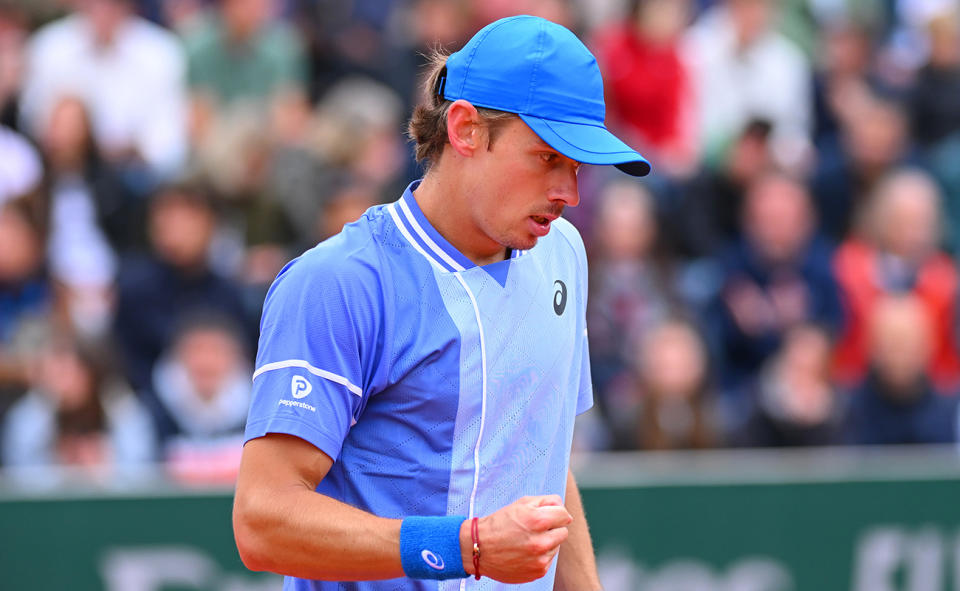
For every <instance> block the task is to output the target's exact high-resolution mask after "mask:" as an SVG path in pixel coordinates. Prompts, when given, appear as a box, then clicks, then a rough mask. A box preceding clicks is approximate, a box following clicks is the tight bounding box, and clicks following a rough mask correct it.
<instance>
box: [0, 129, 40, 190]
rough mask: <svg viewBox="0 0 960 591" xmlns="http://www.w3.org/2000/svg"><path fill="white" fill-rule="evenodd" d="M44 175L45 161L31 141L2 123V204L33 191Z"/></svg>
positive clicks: (0, 152)
mask: <svg viewBox="0 0 960 591" xmlns="http://www.w3.org/2000/svg"><path fill="white" fill-rule="evenodd" d="M42 177H43V163H42V161H41V160H40V155H39V154H37V151H36V150H35V149H34V148H33V146H31V145H30V142H28V141H27V139H26V138H24V137H23V136H22V135H20V134H19V133H17V132H15V131H13V130H12V129H10V128H9V127H6V126H4V125H2V124H0V206H2V205H3V204H4V203H6V202H7V201H10V200H13V199H16V198H18V197H26V196H28V195H30V194H31V193H33V192H34V191H35V190H36V189H37V188H38V187H39V186H40V180H41V178H42Z"/></svg>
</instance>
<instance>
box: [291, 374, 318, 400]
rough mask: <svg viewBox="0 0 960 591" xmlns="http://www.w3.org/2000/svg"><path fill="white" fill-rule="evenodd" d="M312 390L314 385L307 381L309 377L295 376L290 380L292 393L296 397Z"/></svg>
mask: <svg viewBox="0 0 960 591" xmlns="http://www.w3.org/2000/svg"><path fill="white" fill-rule="evenodd" d="M312 391H313V386H312V385H311V384H310V382H308V381H307V378H305V377H303V376H293V379H292V380H290V394H292V395H293V397H294V398H303V397H304V396H306V395H307V394H309V393H310V392H312Z"/></svg>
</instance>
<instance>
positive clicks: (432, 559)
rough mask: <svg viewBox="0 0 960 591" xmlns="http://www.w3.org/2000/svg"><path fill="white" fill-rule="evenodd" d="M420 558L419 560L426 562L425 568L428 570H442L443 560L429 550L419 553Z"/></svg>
mask: <svg viewBox="0 0 960 591" xmlns="http://www.w3.org/2000/svg"><path fill="white" fill-rule="evenodd" d="M420 556H421V558H423V561H424V562H426V563H427V566H429V567H430V568H432V569H435V570H443V559H442V558H440V557H439V556H437V555H436V554H434V553H433V552H431V551H429V550H424V551H423V552H421V553H420Z"/></svg>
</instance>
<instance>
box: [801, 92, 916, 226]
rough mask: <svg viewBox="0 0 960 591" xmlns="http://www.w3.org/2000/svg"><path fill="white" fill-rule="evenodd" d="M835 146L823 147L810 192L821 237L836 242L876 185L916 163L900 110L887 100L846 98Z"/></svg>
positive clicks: (864, 206)
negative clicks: (892, 173)
mask: <svg viewBox="0 0 960 591" xmlns="http://www.w3.org/2000/svg"><path fill="white" fill-rule="evenodd" d="M844 99H845V100H846V101H847V104H846V105H845V106H844V107H843V109H844V116H843V117H842V118H841V119H840V125H841V135H840V142H839V143H838V144H834V145H827V146H823V149H822V150H821V153H820V157H819V160H818V165H817V168H816V170H815V171H814V175H813V179H812V181H811V186H812V188H813V192H814V195H815V196H816V200H817V211H818V213H819V218H820V225H821V227H822V229H823V233H824V235H825V236H827V237H828V238H830V239H831V240H833V241H834V242H836V243H839V242H842V241H843V240H844V239H846V238H847V237H848V236H849V235H850V234H851V233H852V232H858V231H860V229H859V228H857V224H858V223H859V218H860V216H861V215H862V214H863V212H864V210H865V209H867V208H869V200H870V196H871V195H872V194H873V192H874V189H875V188H876V186H877V184H878V183H879V182H880V180H881V179H882V178H883V177H884V176H886V175H887V173H889V172H890V170H891V169H893V168H895V167H897V166H905V165H907V164H909V163H911V162H914V161H915V160H916V158H915V155H914V153H913V151H912V149H911V146H910V136H909V129H908V125H907V118H906V113H905V112H904V109H903V106H902V105H901V104H900V103H899V102H898V101H897V100H896V99H895V98H894V97H892V96H884V95H881V94H876V93H873V92H850V93H848V94H846V95H845V97H844Z"/></svg>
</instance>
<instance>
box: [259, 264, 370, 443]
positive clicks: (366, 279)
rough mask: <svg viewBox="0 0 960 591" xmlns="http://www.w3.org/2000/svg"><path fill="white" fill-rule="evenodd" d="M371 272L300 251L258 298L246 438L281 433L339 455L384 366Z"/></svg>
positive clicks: (365, 267) (364, 268)
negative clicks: (263, 297)
mask: <svg viewBox="0 0 960 591" xmlns="http://www.w3.org/2000/svg"><path fill="white" fill-rule="evenodd" d="M311 254H315V251H311V253H308V255H307V256H309V255H311ZM371 271H372V269H370V268H369V267H368V266H364V265H363V264H362V263H357V261H356V260H355V259H352V258H351V257H349V256H348V257H346V258H343V257H342V255H341V258H340V260H334V258H333V257H331V256H327V257H323V256H321V257H314V258H313V259H311V260H304V259H303V258H301V259H298V260H295V261H293V262H292V263H290V264H289V265H288V266H287V267H286V268H284V270H283V271H281V273H280V275H279V276H278V277H277V279H276V280H275V281H274V284H273V285H272V286H271V288H270V290H269V292H268V293H267V298H266V302H265V303H264V309H263V317H262V320H261V327H260V339H259V343H258V348H257V360H256V370H255V371H254V373H253V394H252V400H251V405H250V412H249V415H248V419H247V426H246V431H245V434H244V441H245V442H246V441H249V440H250V439H254V438H256V437H261V436H263V435H265V434H267V433H284V434H288V435H294V436H297V437H300V438H301V439H304V440H306V441H308V442H310V443H311V444H313V445H315V446H316V447H317V448H319V449H320V450H322V451H323V452H324V453H326V454H327V455H329V456H330V457H331V458H333V459H337V457H338V456H339V454H340V449H341V447H342V444H343V441H344V439H345V438H346V436H347V433H348V431H349V430H350V427H351V426H352V425H353V424H354V423H355V422H356V420H357V417H358V416H359V415H360V413H361V412H362V410H363V407H364V406H365V404H366V401H367V399H368V396H369V395H370V393H371V390H373V389H374V388H373V387H372V385H371V384H372V381H373V374H374V372H378V368H382V366H383V365H384V364H382V363H380V359H381V358H382V347H381V343H382V342H383V339H382V338H381V331H380V329H379V327H380V326H382V323H381V317H382V314H383V306H382V298H380V297H379V293H378V292H379V285H380V283H379V281H378V280H377V277H376V274H375V273H373V272H371Z"/></svg>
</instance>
